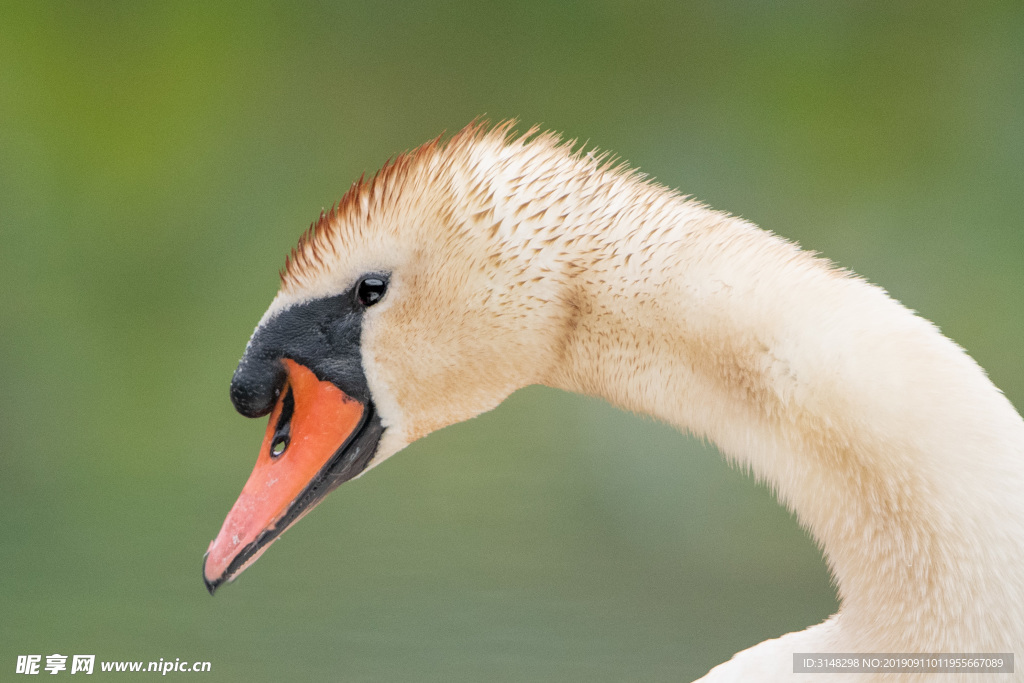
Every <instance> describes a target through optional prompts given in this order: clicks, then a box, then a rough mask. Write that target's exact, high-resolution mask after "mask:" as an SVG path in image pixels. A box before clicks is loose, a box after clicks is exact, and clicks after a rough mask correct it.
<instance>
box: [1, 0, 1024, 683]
mask: <svg viewBox="0 0 1024 683" xmlns="http://www.w3.org/2000/svg"><path fill="white" fill-rule="evenodd" d="M1022 46H1024V6H1022V5H1021V4H1020V2H1018V1H1017V0H1012V1H1009V2H1005V3H1001V4H1000V3H986V2H976V3H945V4H943V3H936V2H907V3H889V2H821V1H814V2H810V1H808V2H780V3H769V2H753V1H751V2H743V1H739V0H732V1H721V2H704V3H692V2H691V3H686V2H663V3H658V2H594V3H551V2H517V3H495V4H484V3H476V2H440V3H432V4H427V3H402V2H390V3H387V2H381V3H375V4H371V3H352V4H344V3H333V4H332V3H302V4H297V3H277V4H268V3H259V2H247V3H230V4H223V3H215V2H202V3H184V2H175V3H135V2H92V3H52V4H51V3H21V4H10V3H4V4H2V5H0V230H2V235H0V237H2V242H0V245H2V246H0V286H2V293H3V296H2V297H0V323H2V328H0V329H2V332H0V382H2V384H0V386H2V389H3V391H2V393H0V414H2V420H3V429H4V431H3V443H4V449H3V453H2V455H0V468H2V469H0V515H2V523H0V577H2V578H0V615H2V616H0V643H2V645H0V671H2V672H5V673H3V674H2V675H0V678H5V679H6V678H7V676H8V674H10V673H12V672H13V671H14V667H15V659H16V656H17V655H18V654H33V653H34V654H42V655H47V654H52V653H55V652H56V653H63V654H68V655H70V654H95V655H96V656H97V659H98V660H115V659H125V660H147V661H148V660H156V659H159V658H161V657H163V658H164V659H170V660H173V659H175V658H181V659H186V660H208V661H210V662H212V665H213V673H212V674H207V675H204V676H203V680H224V681H238V680H247V681H279V680H312V681H318V680H345V681H452V680H458V681H623V680H637V681H640V680H642V681H659V680H662V681H679V680H687V679H690V678H695V677H697V676H699V675H702V674H703V673H704V672H706V671H707V670H708V669H709V668H710V667H712V666H713V665H715V664H717V663H719V662H721V661H724V660H725V659H727V658H728V657H729V656H730V655H731V654H732V653H734V652H735V651H737V650H739V649H742V648H745V647H748V646H750V645H752V644H754V643H757V642H760V641H761V640H764V639H766V638H770V637H774V636H778V635H780V634H782V633H785V632H788V631H792V630H799V629H802V628H804V627H806V626H808V625H810V624H812V623H816V622H818V621H820V620H822V619H824V618H825V617H826V616H828V615H829V614H830V613H832V612H833V611H834V610H835V608H836V600H835V597H834V595H833V590H832V588H831V586H830V581H829V576H828V572H827V570H826V568H825V566H824V563H823V562H822V560H821V556H820V553H819V552H818V550H817V549H816V548H815V546H814V544H813V542H812V541H811V540H810V539H809V538H808V537H807V536H806V535H805V534H804V533H803V532H802V531H801V530H800V529H799V527H798V525H797V524H796V522H795V521H794V520H793V519H792V518H791V517H790V515H789V514H788V513H787V512H786V511H785V510H783V509H781V508H780V507H779V506H778V505H777V504H776V503H775V502H774V500H773V499H772V497H771V495H770V493H768V492H767V491H766V490H765V489H764V488H763V487H761V486H758V485H757V484H756V483H755V482H753V481H752V480H751V479H750V478H748V477H747V476H746V475H744V474H743V473H742V472H739V471H735V470H732V469H730V468H729V467H727V466H726V465H725V464H724V463H723V462H722V461H721V459H720V458H719V457H718V455H717V454H716V453H715V451H714V448H713V447H708V446H704V445H702V444H701V443H699V442H698V441H696V440H693V439H690V438H687V437H684V436H683V435H680V434H678V433H676V432H674V431H673V430H671V429H669V428H667V427H664V426H661V425H658V424H654V423H652V422H651V421H649V420H644V419H642V418H639V417H636V416H631V415H625V414H622V413H619V412H617V411H615V410H614V409H611V408H609V407H608V406H606V405H603V404H601V403H599V402H597V401H594V400H590V399H584V398H581V397H577V396H571V395H567V394H562V393H559V392H556V391H553V390H549V389H544V388H537V387H533V388H528V389H526V390H523V391H521V392H519V393H517V394H515V395H514V396H513V397H512V398H511V399H509V400H508V401H507V403H506V404H505V405H504V406H502V407H501V408H500V409H498V410H496V411H494V412H493V413H490V414H488V415H485V416H483V417H481V418H479V419H476V420H473V421H471V422H469V423H466V424H462V425H458V426H455V427H451V428H448V429H445V430H443V431H442V432H439V433H437V434H434V435H432V436H430V437H429V438H427V439H425V440H423V441H422V442H419V443H417V444H414V445H413V446H412V447H410V448H409V449H408V450H407V451H406V452H405V453H403V454H400V455H398V456H396V457H395V458H394V459H393V460H392V461H390V462H388V463H387V464H386V465H385V466H383V467H381V468H379V469H377V470H375V471H374V472H373V473H372V474H371V475H369V476H367V477H365V478H363V479H361V480H359V481H357V482H354V483H351V484H348V485H346V486H345V487H343V488H342V489H340V490H339V491H337V492H336V493H334V494H333V495H332V496H331V497H330V499H329V500H328V501H327V502H326V503H325V504H324V505H323V506H321V507H320V508H319V509H318V510H317V511H316V513H315V514H313V515H311V516H310V517H308V518H307V519H305V520H303V522H302V523H301V524H299V525H298V526H297V527H296V528H295V529H293V530H292V531H290V532H289V533H288V535H287V536H286V537H285V540H283V541H281V542H279V543H278V544H276V545H275V546H274V548H273V549H272V550H271V551H270V552H269V553H267V554H266V556H264V557H263V559H261V560H260V562H259V563H258V564H257V565H256V566H255V567H253V568H252V569H250V570H249V571H248V572H247V573H246V574H245V575H244V576H243V577H242V578H241V579H240V580H239V581H237V582H236V583H235V584H234V585H232V586H230V587H228V588H226V589H223V590H222V591H221V592H220V593H218V595H217V596H216V598H212V599H211V598H210V597H209V596H208V595H207V594H206V591H205V590H204V588H203V585H202V581H201V579H200V561H201V557H202V554H203V552H204V551H205V549H206V546H207V543H208V542H209V541H210V539H211V538H213V536H214V535H215V534H216V532H217V530H218V529H219V527H220V524H221V522H222V521H223V518H224V516H225V514H226V513H227V511H228V509H229V507H230V506H231V504H232V503H233V502H234V500H235V497H236V495H237V494H238V492H239V490H240V489H241V486H242V484H243V482H244V481H245V479H246V477H247V476H248V474H249V471H250V469H251V466H252V463H253V462H254V461H255V457H256V451H257V448H258V445H259V443H260V440H261V438H262V433H263V429H264V424H263V422H262V421H249V420H245V419H243V418H241V417H239V416H238V415H237V414H235V412H234V411H233V409H232V407H231V404H230V402H229V400H228V393H227V387H228V382H229V380H230V378H231V373H232V371H233V370H234V366H235V363H236V362H237V360H238V358H239V357H240V355H241V353H242V350H243V347H244V345H245V342H246V340H247V339H248V336H249V334H250V332H251V331H252V329H253V327H254V325H255V324H256V322H257V320H258V319H259V317H260V315H261V314H262V312H263V310H264V309H265V308H266V306H267V305H268V303H269V302H270V299H271V297H272V296H273V294H274V292H275V291H276V287H277V270H278V268H279V267H280V266H281V265H282V263H283V259H284V254H285V253H286V251H287V250H288V249H289V248H290V247H291V246H292V245H293V244H294V242H295V240H296V238H297V237H298V235H299V233H300V232H301V231H302V230H303V229H304V228H305V227H306V226H307V225H308V223H309V222H310V220H312V219H313V218H315V217H316V215H317V214H318V213H319V211H320V209H321V208H322V207H327V206H329V205H330V204H332V203H333V202H335V201H336V200H337V199H339V198H340V197H341V195H342V194H343V193H344V191H345V189H346V188H347V187H348V185H349V184H350V183H351V182H352V181H353V180H355V179H356V178H357V177H358V176H359V175H360V174H362V173H364V172H373V171H374V170H375V169H376V168H377V167H379V166H380V164H381V163H382V162H383V161H384V160H385V159H386V158H388V157H389V156H391V155H393V154H394V153H396V152H399V151H402V150H404V149H408V148H411V147H413V146H415V145H417V144H419V143H421V142H423V141H425V140H427V139H429V138H432V137H434V136H436V135H438V134H439V133H440V132H442V131H445V130H447V131H448V132H453V131H456V130H458V129H459V128H461V127H462V126H463V125H465V124H466V123H468V122H469V121H470V120H472V119H473V118H474V117H477V116H479V115H486V116H488V117H489V118H490V119H492V120H500V119H503V118H506V117H518V118H519V119H520V121H521V122H522V125H521V126H520V127H521V128H526V127H528V126H529V125H530V124H532V123H541V124H543V126H544V127H546V128H550V129H554V130H558V131H563V132H564V133H565V134H566V135H567V136H569V137H579V138H581V139H583V140H589V141H590V143H591V144H593V145H597V146H599V147H600V148H602V149H608V150H612V151H614V152H615V153H617V154H619V155H621V156H622V157H624V158H625V159H627V160H629V161H630V162H631V163H633V164H635V165H638V166H640V167H641V168H642V169H643V170H644V171H646V172H647V173H649V174H651V175H653V176H655V177H656V178H657V179H658V180H659V181H660V182H662V183H665V184H667V185H670V186H674V187H678V188H680V189H681V190H682V191H684V192H686V193H688V194H694V195H696V196H697V197H699V198H701V199H703V200H705V201H706V202H708V203H710V204H712V205H713V206H715V207H717V208H721V209H726V210H729V211H732V212H734V213H737V214H741V215H743V216H745V217H747V218H749V219H751V220H753V221H755V222H757V223H759V224H760V225H762V226H763V227H766V228H768V229H771V230H773V231H775V232H778V233H780V234H782V235H785V236H787V237H790V238H793V239H796V240H799V241H800V242H801V243H802V244H803V245H805V246H806V247H808V248H810V249H814V250H817V251H820V252H822V253H824V254H826V255H828V256H830V257H831V258H833V259H834V260H836V261H838V262H839V263H840V264H842V265H844V266H847V267H850V268H852V269H854V270H856V271H857V272H859V273H861V274H862V275H864V276H865V277H867V278H869V279H870V280H872V281H874V282H878V283H880V284H883V285H884V286H886V287H887V288H888V289H889V291H891V292H892V293H893V294H894V295H895V296H896V297H897V298H899V299H901V300H902V301H904V302H905V303H906V304H907V305H908V306H910V307H911V308H914V309H916V310H919V311H920V312H921V313H922V314H923V315H925V316H926V317H928V318H930V319H932V320H934V321H935V322H937V323H938V324H939V325H940V326H941V327H942V328H943V330H944V331H945V332H946V333H947V334H949V335H950V336H951V337H952V338H954V339H956V340H957V341H958V342H960V343H961V344H962V345H964V346H965V347H966V348H967V349H968V350H969V351H970V352H971V354H972V355H973V356H974V357H975V358H977V359H978V360H979V362H980V363H981V364H982V365H983V366H984V367H985V368H987V369H988V371H989V373H990V374H991V376H992V378H993V379H994V380H995V382H996V384H998V385H999V386H1000V387H1001V388H1002V389H1003V390H1004V391H1005V392H1006V393H1007V394H1008V395H1009V397H1010V399H1011V400H1012V401H1013V402H1014V403H1015V404H1016V405H1017V406H1022V405H1024V371H1022V352H1024V342H1022V338H1024V296H1021V294H1022V292H1024V268H1022V266H1024V202H1022V201H1021V199H1022V196H1024V192H1022V191H1024V47H1022ZM44 662H45V658H44ZM95 675H98V676H100V677H103V676H104V674H100V673H97V674H95ZM181 675H182V674H172V676H181ZM107 676H109V677H117V676H115V675H114V674H108V675H107ZM121 677H122V678H124V677H125V676H124V674H121Z"/></svg>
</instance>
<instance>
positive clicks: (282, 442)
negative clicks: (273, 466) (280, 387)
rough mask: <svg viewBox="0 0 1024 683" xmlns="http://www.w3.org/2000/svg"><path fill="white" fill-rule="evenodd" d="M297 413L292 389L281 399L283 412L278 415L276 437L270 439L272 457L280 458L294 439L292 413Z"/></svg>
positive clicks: (275, 429)
mask: <svg viewBox="0 0 1024 683" xmlns="http://www.w3.org/2000/svg"><path fill="white" fill-rule="evenodd" d="M294 414H295V397H294V396H293V395H292V390H291V389H288V393H286V394H285V395H284V399H282V401H281V414H280V415H279V416H278V417H277V426H275V427H274V438H273V439H272V440H271V441H270V457H271V458H279V457H281V456H282V455H284V452H285V450H286V449H287V448H288V444H289V443H291V440H292V415H294Z"/></svg>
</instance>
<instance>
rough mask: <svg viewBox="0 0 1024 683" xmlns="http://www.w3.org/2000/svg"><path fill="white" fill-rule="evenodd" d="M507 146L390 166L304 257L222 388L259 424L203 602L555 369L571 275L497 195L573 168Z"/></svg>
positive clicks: (212, 556) (568, 318)
mask: <svg viewBox="0 0 1024 683" xmlns="http://www.w3.org/2000/svg"><path fill="white" fill-rule="evenodd" d="M507 136H508V133H507V126H499V127H498V128H496V129H493V130H486V129H484V128H483V127H482V126H479V125H477V126H470V127H468V128H467V129H465V130H463V131H462V132H460V133H459V134H457V135H456V136H454V137H453V138H452V139H451V140H449V141H448V142H447V143H440V142H439V141H436V140H435V141H434V142H432V143H428V144H426V145H424V146H423V147H421V148H419V149H417V150H415V151H414V152H411V153H409V154H406V155H403V156H401V157H399V158H398V159H396V160H395V161H394V162H392V163H389V164H388V165H386V166H385V167H384V168H383V169H382V170H381V171H380V172H379V173H378V174H377V175H376V176H375V177H374V178H373V179H372V180H370V181H367V182H364V181H360V182H358V183H356V184H355V185H353V186H352V188H351V189H350V190H349V192H348V193H347V194H346V195H345V197H344V199H343V200H342V201H341V203H340V204H339V205H338V206H337V207H335V208H333V209H332V210H331V211H330V212H326V213H322V214H321V216H320V219H319V221H317V222H316V223H315V224H314V225H313V226H311V227H310V229H309V231H307V232H306V234H304V235H303V236H302V238H301V239H300V240H299V244H298V246H297V247H296V248H295V249H294V250H293V251H292V254H291V256H290V257H289V258H288V260H287V261H286V266H285V269H284V270H283V271H282V273H281V282H282V284H281V289H280V291H279V292H278V294H277V296H276V297H275V299H274V300H273V302H272V303H271V305H270V307H269V309H268V310H267V312H266V313H265V314H264V316H263V318H262V319H261V320H260V322H259V324H258V326H257V327H256V330H255V332H254V333H253V335H252V337H251V339H250V341H249V344H248V346H247V347H246V350H245V354H244V356H243V357H242V359H241V361H240V362H239V365H238V368H237V370H236V371H235V374H234V377H233V380H232V383H231V399H232V401H233V403H234V405H235V407H236V408H237V410H238V411H239V412H240V413H241V414H243V415H245V416H247V417H261V416H264V415H268V414H269V416H270V417H269V422H268V425H267V431H266V436H265V437H264V440H263V444H262V447H261V449H260V453H259V456H258V459H257V463H256V466H255V468H254V470H253V472H252V474H251V476H250V478H249V480H248V482H247V483H246V485H245V487H244V489H243V491H242V493H241V495H240V496H239V498H238V500H237V502H236V503H235V505H234V507H233V508H232V510H231V511H230V513H229V514H228V517H227V519H226V520H225V522H224V525H223V527H222V529H221V531H220V533H219V535H218V536H217V538H216V539H215V540H214V541H213V542H212V543H211V544H210V547H209V550H208V552H207V554H206V556H205V558H204V565H203V579H204V581H205V583H206V586H207V588H208V589H209V590H210V592H211V593H213V591H214V590H215V589H216V587H217V586H219V585H220V584H222V583H224V582H225V581H230V580H232V579H234V578H235V577H236V576H237V575H238V574H239V573H240V572H241V571H243V570H244V569H245V568H247V567H248V566H249V565H250V564H252V563H253V562H254V561H255V560H256V559H257V558H258V557H259V556H260V555H261V554H262V553H263V552H264V551H265V550H266V548H267V547H268V546H269V545H270V544H271V543H272V542H273V541H274V540H275V539H276V538H277V537H278V536H279V535H280V534H281V533H282V532H283V531H284V530H285V529H287V528H288V527H289V526H290V525H291V524H293V523H295V522H296V521H298V519H300V518H301V517H302V516H303V515H305V514H306V513H307V512H309V510H311V509H312V507H314V506H315V505H316V504H317V503H319V502H320V501H321V500H322V499H323V497H324V496H325V495H326V494H327V493H328V492H330V491H331V490H333V489H334V488H335V487H337V486H338V485H340V484H341V483H343V482H345V481H347V480H349V479H352V478H354V477H357V476H359V475H361V474H362V473H363V472H365V471H366V470H368V469H370V468H372V467H373V466H375V465H377V464H379V463H381V462H383V461H384V460H386V459H387V458H389V457H390V456H391V455H393V454H395V453H396V452H398V451H399V450H401V449H402V448H404V447H405V446H407V445H408V444H410V443H411V442H413V441H415V440H416V439H418V438H420V437H423V436H425V435H427V434H429V433H430V432H433V431H435V430H437V429H440V428H442V427H445V426H447V425H451V424H454V423H457V422H461V421H463V420H466V419H468V418H470V417H473V416H476V415H478V414H480V413H482V412H485V411H487V410H490V409H492V408H494V407H495V406H497V405H498V404H499V403H500V402H501V401H503V400H504V399H505V398H506V397H507V396H508V395H509V394H511V393H512V392H513V391H515V390H516V389H518V388H520V387H523V386H526V385H529V384H533V383H537V382H539V381H542V379H543V377H544V375H545V373H546V372H547V370H548V368H550V366H551V365H552V364H553V363H555V362H557V358H558V353H559V347H560V344H562V341H561V340H563V339H564V338H565V336H566V334H565V332H566V330H567V329H569V328H571V326H572V321H573V318H574V315H575V313H576V312H577V311H576V305H575V304H574V302H573V300H572V297H571V296H569V295H567V293H566V292H567V286H566V284H567V281H568V279H567V276H568V275H569V273H570V272H571V270H572V264H571V263H570V262H568V261H564V262H560V261H559V258H558V256H559V252H558V250H557V249H550V248H549V249H546V250H541V249H539V247H538V244H539V243H540V242H541V241H545V240H547V241H549V240H550V239H551V237H550V235H548V233H546V232H545V230H543V229H540V228H539V227H537V226H534V228H533V229H531V230H529V231H527V233H526V234H520V233H522V232H523V228H524V225H523V220H522V218H523V213H525V212H524V211H523V207H524V203H525V204H528V200H522V201H521V202H519V203H516V202H510V201H509V199H510V195H513V194H516V195H518V196H526V197H529V196H530V192H529V191H528V188H523V187H520V188H519V191H518V192H517V191H516V189H514V188H513V187H512V186H510V185H503V184H502V183H503V180H504V179H506V178H508V179H516V178H517V177H518V180H519V182H520V183H522V181H523V177H522V175H521V173H520V172H519V171H517V170H515V169H517V168H518V169H522V168H524V167H529V166H530V165H531V164H534V163H535V162H543V161H547V162H549V163H551V162H559V163H565V162H566V160H571V157H570V155H569V153H568V152H567V151H565V147H564V146H563V145H560V144H559V143H558V141H557V140H556V139H555V138H553V137H549V136H540V137H534V138H532V139H530V140H529V141H526V139H525V138H520V139H519V140H518V144H510V142H509V140H508V137H507ZM483 169H505V172H504V174H502V173H500V172H499V173H484V172H483ZM524 189H526V190H527V191H524ZM527 208H528V207H527ZM517 212H518V216H517ZM542 254H543V256H542ZM562 256H564V254H562Z"/></svg>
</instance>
